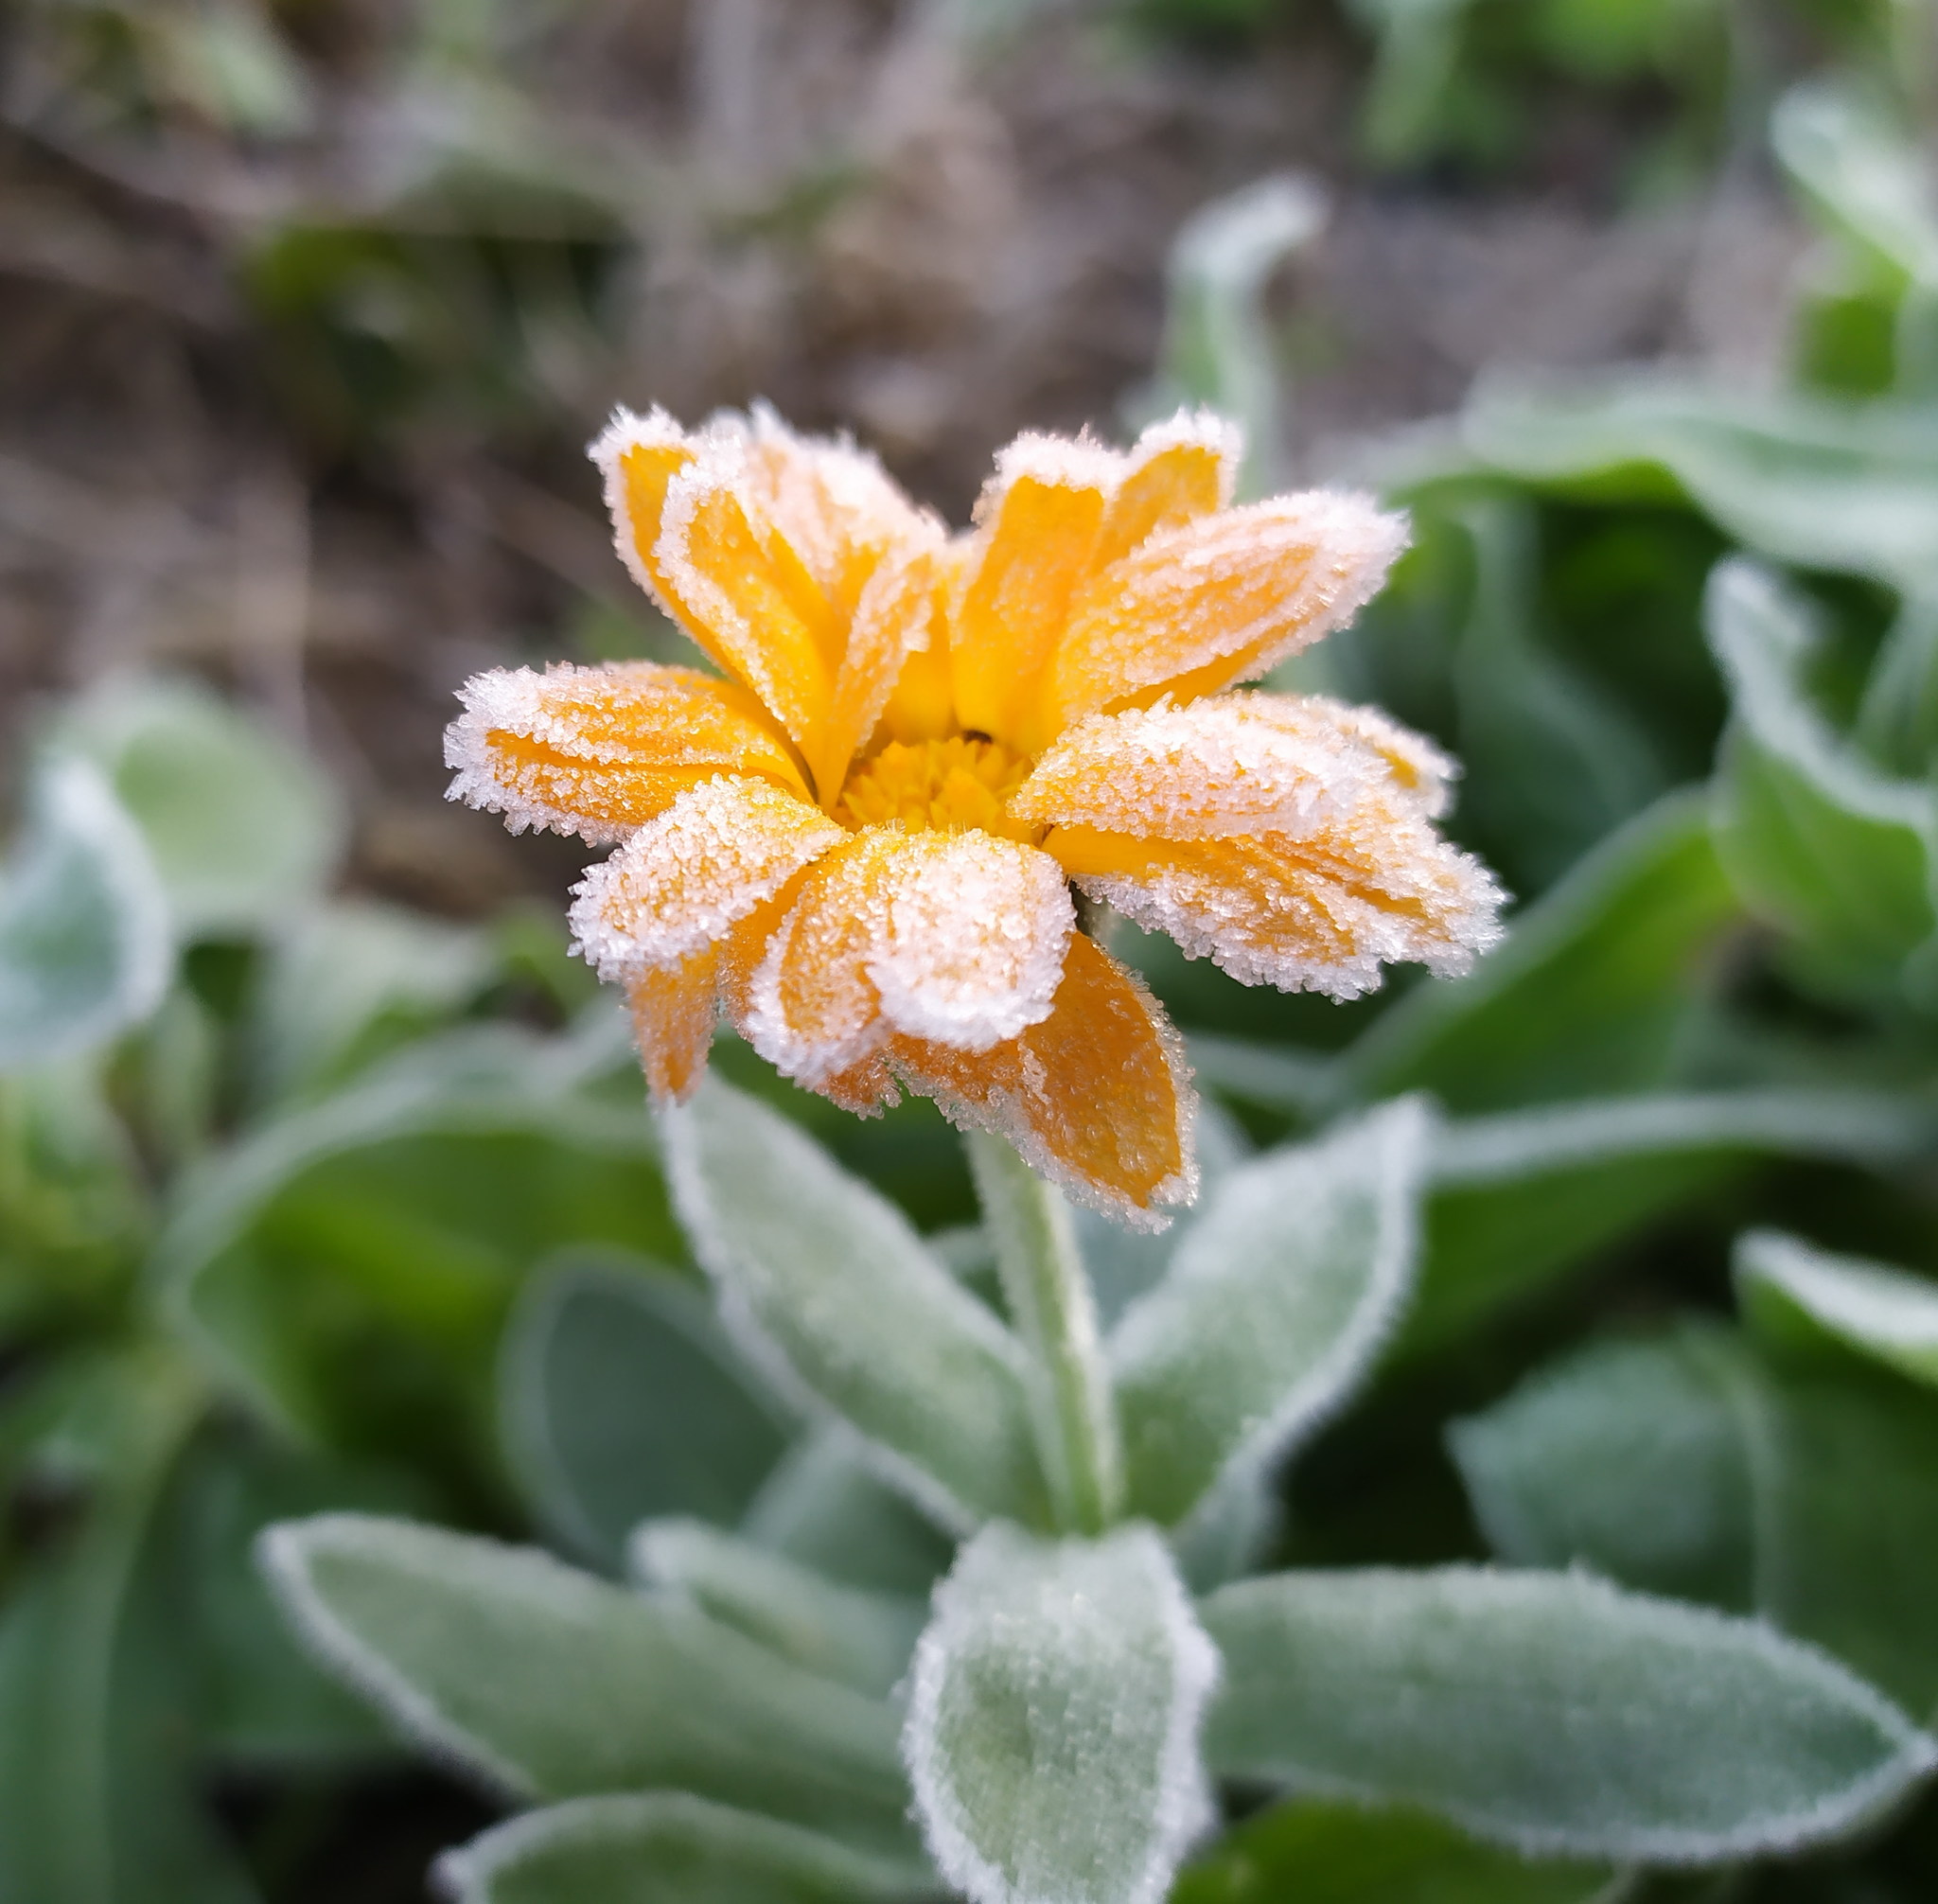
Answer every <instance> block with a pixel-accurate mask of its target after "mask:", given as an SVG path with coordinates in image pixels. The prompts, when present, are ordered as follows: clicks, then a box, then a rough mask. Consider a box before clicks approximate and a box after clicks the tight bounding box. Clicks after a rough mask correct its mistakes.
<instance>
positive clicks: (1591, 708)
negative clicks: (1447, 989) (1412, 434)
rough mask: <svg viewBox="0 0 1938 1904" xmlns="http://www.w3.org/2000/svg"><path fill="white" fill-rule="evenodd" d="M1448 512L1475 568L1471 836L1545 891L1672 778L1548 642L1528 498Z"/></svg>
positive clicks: (1468, 672)
mask: <svg viewBox="0 0 1938 1904" xmlns="http://www.w3.org/2000/svg"><path fill="white" fill-rule="evenodd" d="M1451 513H1452V514H1453V516H1454V519H1455V520H1457V521H1458V522H1459V524H1460V526H1461V528H1462V529H1463V530H1464V531H1465V533H1466V536H1467V538H1468V541H1469V544H1470V546H1471V550H1472V559H1473V589H1472V594H1471V602H1470V605H1469V608H1468V612H1467V616H1466V620H1465V623H1464V625H1463V626H1462V627H1461V629H1460V633H1459V637H1458V641H1457V643H1456V645H1455V648H1454V665H1453V678H1452V686H1453V690H1454V720H1455V730H1454V734H1455V739H1456V743H1457V747H1458V750H1459V754H1460V758H1461V762H1462V764H1463V766H1464V767H1465V768H1466V770H1467V773H1468V775H1469V780H1468V782H1467V786H1466V791H1465V793H1464V795H1463V797H1462V800H1461V806H1460V814H1461V824H1462V831H1463V837H1465V838H1466V839H1467V841H1468V843H1469V844H1471V845H1472V846H1473V847H1474V848H1476V849H1477V850H1478V851H1479V852H1480V854H1481V855H1482V856H1483V857H1484V858H1486V859H1488V860H1489V863H1490V864H1492V865H1493V866H1495V867H1496V868H1497V869H1498V870H1499V871H1500V873H1502V876H1503V877H1504V878H1505V879H1506V881H1507V882H1508V883H1509V884H1510V885H1531V886H1533V887H1534V888H1535V889H1536V890H1539V889H1541V888H1542V887H1544V886H1547V885H1549V884H1550V883H1551V882H1552V881H1553V880H1554V879H1556V878H1557V877H1558V876H1559V875H1560V874H1561V873H1565V872H1566V871H1567V869H1568V868H1569V867H1570V866H1572V865H1573V864H1574V863H1575V862H1576V861H1577V859H1578V858H1579V857H1580V856H1581V855H1582V854H1583V853H1584V852H1585V851H1587V850H1588V849H1589V848H1590V847H1592V846H1593V845H1594V843H1595V841H1596V840H1598V839H1600V838H1602V837H1604V836H1605V835H1607V834H1608V833H1609V832H1610V831H1611V830H1612V828H1614V827H1615V826H1617V825H1619V824H1620V823H1621V822H1622V821H1623V820H1627V819H1629V818H1630V815H1631V814H1634V813H1636V812H1638V811H1639V810H1640V809H1641V808H1643V807H1644V806H1646V805H1647V803H1648V802H1649V801H1650V800H1652V799H1654V798H1655V797H1656V796H1657V795H1659V794H1660V793H1661V792H1662V791H1663V789H1664V786H1665V774H1664V772H1663V768H1662V764H1661V762H1660V761H1658V760H1657V759H1656V757H1655V754H1654V751H1653V749H1652V747H1651V744H1650V740H1649V737H1648V735H1647V733H1646V732H1644V731H1643V730H1642V729H1641V728H1640V727H1639V725H1638V724H1637V723H1636V721H1635V720H1634V719H1633V718H1632V717H1631V716H1630V715H1629V714H1627V713H1625V712H1624V711H1623V709H1622V708H1621V706H1620V704H1619V703H1618V702H1617V701H1616V700H1615V699H1614V698H1613V697H1612V696H1609V695H1608V694H1607V693H1606V692H1604V691H1602V690H1600V689H1599V688H1597V687H1596V686H1595V684H1594V682H1592V681H1590V680H1587V679H1582V678H1581V677H1580V676H1579V675H1578V674H1577V672H1576V671H1575V670H1574V668H1572V667H1571V666H1570V665H1569V663H1568V662H1567V661H1564V660H1563V659H1562V658H1561V657H1559V655H1557V654H1555V653H1554V652H1552V650H1551V648H1550V647H1549V645H1548V644H1547V643H1544V642H1543V641H1542V639H1541V636H1540V634H1539V632H1538V628H1537V606H1536V602H1535V599H1534V596H1535V591H1536V586H1537V583H1538V581H1539V578H1540V559H1539V553H1538V550H1537V546H1536V541H1535V532H1536V522H1535V517H1534V505H1533V502H1532V501H1531V499H1529V498H1527V497H1525V496H1513V497H1510V496H1502V495H1495V496H1487V497H1480V498H1473V499H1470V500H1465V501H1463V502H1459V503H1457V504H1455V505H1454V509H1453V510H1452V511H1451Z"/></svg>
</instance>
